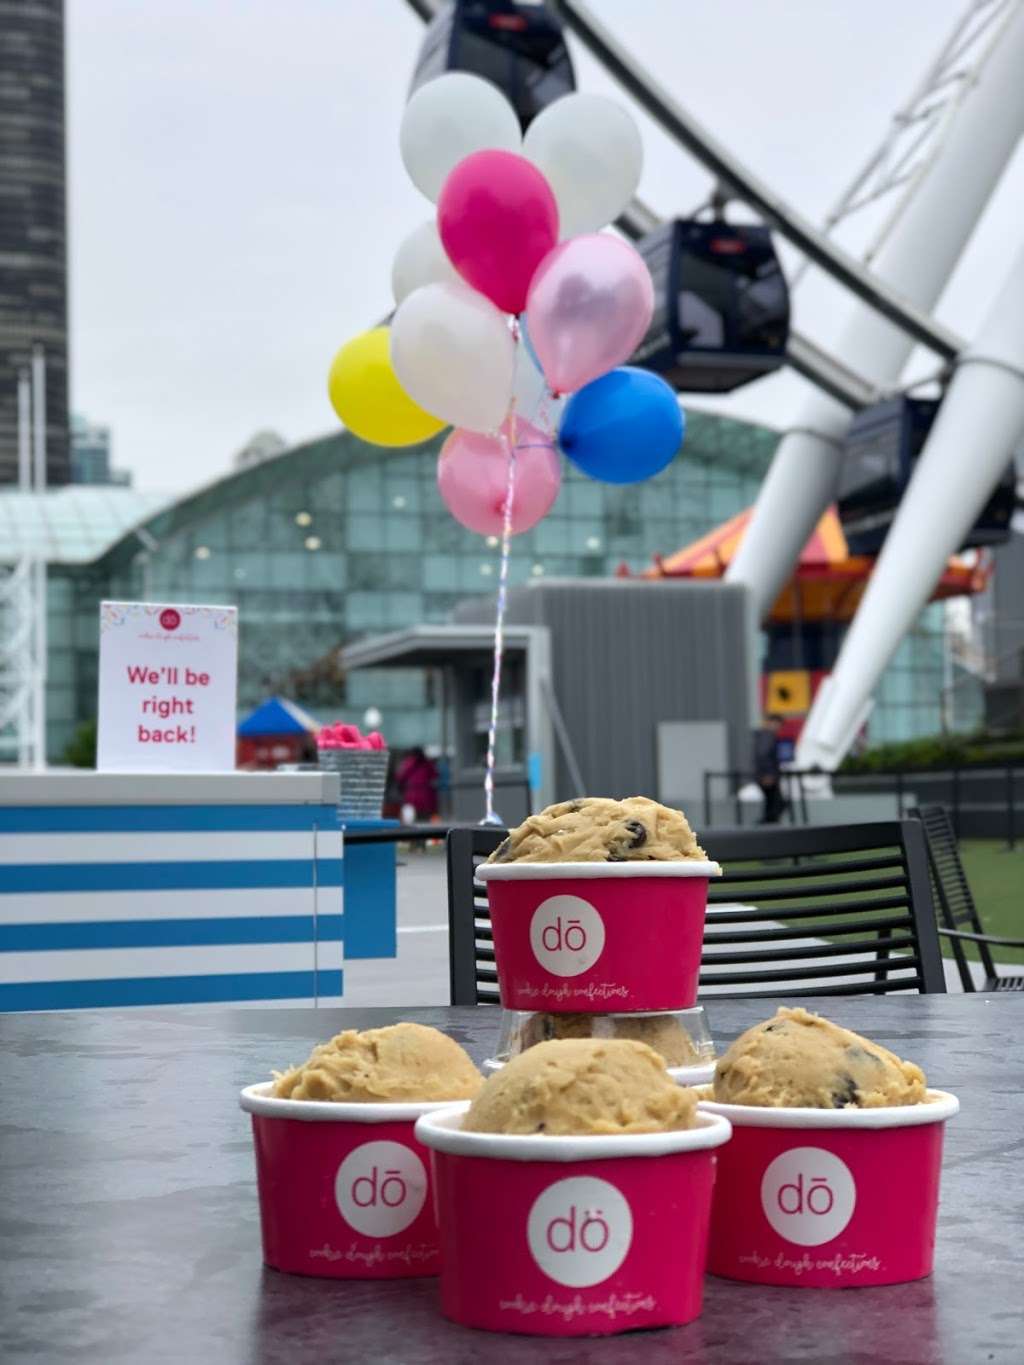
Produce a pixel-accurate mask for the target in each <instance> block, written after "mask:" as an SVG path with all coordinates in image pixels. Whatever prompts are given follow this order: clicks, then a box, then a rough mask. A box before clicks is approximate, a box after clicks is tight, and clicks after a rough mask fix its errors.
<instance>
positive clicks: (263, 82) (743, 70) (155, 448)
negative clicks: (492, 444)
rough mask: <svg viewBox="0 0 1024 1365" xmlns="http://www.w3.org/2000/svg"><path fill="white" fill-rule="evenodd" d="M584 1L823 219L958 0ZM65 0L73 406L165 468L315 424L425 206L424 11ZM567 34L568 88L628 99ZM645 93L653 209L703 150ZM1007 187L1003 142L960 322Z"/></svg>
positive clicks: (149, 469) (958, 282)
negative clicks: (409, 92) (414, 123)
mask: <svg viewBox="0 0 1024 1365" xmlns="http://www.w3.org/2000/svg"><path fill="white" fill-rule="evenodd" d="M593 6H594V9H595V10H596V12H597V13H598V14H599V15H600V16H601V17H602V18H603V19H604V20H605V21H606V22H608V23H609V24H611V25H612V26H613V27H614V29H615V31H616V32H617V34H618V35H619V36H620V38H622V39H623V40H624V41H626V42H627V43H628V45H629V47H630V48H631V49H632V50H633V51H634V52H635V53H636V54H638V55H639V56H640V57H641V58H642V59H643V61H644V62H645V63H646V64H647V65H648V66H649V68H650V70H651V71H652V72H653V73H654V74H655V75H656V76H657V78H658V79H659V80H661V81H662V82H664V83H665V84H666V85H667V86H668V87H669V88H670V89H671V90H672V91H673V93H674V94H675V95H676V97H677V98H678V99H679V100H680V101H681V102H682V103H683V104H684V105H685V106H687V107H688V108H689V109H691V110H692V111H693V112H694V113H695V114H696V115H697V116H698V117H700V118H701V119H703V120H704V121H705V123H707V124H708V125H710V126H711V128H712V129H713V130H714V132H715V133H716V135H717V136H718V137H719V138H720V139H722V140H723V141H724V142H725V143H726V144H727V146H729V147H730V148H731V149H732V150H733V151H734V153H735V154H737V155H739V156H740V157H742V158H743V159H744V160H745V161H746V162H747V164H749V165H750V166H752V167H753V168H754V169H755V170H756V171H757V172H759V173H760V174H761V175H762V176H763V177H765V178H766V179H768V180H769V181H770V182H771V183H772V184H773V186H774V187H775V189H776V190H777V191H778V192H779V193H780V194H782V195H783V196H784V197H785V198H787V199H788V200H789V201H790V202H791V203H793V204H794V205H795V206H797V207H798V208H799V209H801V210H802V211H804V212H805V213H807V214H809V215H811V216H812V217H813V218H816V219H820V218H821V217H822V216H823V215H824V213H825V212H826V211H827V209H828V208H829V207H830V205H831V203H832V201H833V200H834V199H835V198H836V197H837V195H838V194H839V193H840V192H841V191H842V189H843V188H844V187H845V185H846V183H847V182H848V181H849V179H850V177H851V175H852V174H853V172H854V171H855V170H856V169H857V168H858V167H859V165H860V163H861V161H862V160H863V159H864V158H865V157H866V156H867V154H868V153H869V152H871V151H872V150H873V149H874V147H875V145H876V144H877V143H878V141H879V140H880V138H881V136H882V135H883V133H884V131H885V129H886V127H887V124H888V122H889V119H890V117H891V115H892V113H893V112H894V110H895V109H896V108H897V107H898V106H899V105H900V104H901V103H902V102H903V101H904V100H905V99H906V98H907V96H908V95H909V93H910V91H911V89H912V87H913V85H914V84H915V82H916V81H917V80H918V78H919V77H920V75H921V73H922V71H923V69H924V67H925V66H926V64H927V62H928V61H929V59H930V58H931V57H932V56H933V54H934V52H935V50H936V49H937V47H938V46H939V44H940V43H941V42H942V40H943V39H944V37H945V36H946V34H947V32H948V31H949V29H950V28H951V26H952V24H953V23H954V21H955V19H956V17H957V15H958V14H959V13H960V12H961V11H962V9H963V8H964V0H899V3H893V0H857V2H856V3H851V0H785V3H781V2H780V0H776V2H775V3H772V4H765V3H764V0H731V3H730V4H728V5H710V4H708V3H707V0H629V3H628V4H627V3H625V0H593ZM67 26H68V32H67V53H68V162H69V233H70V264H71V304H70V307H71V347H72V354H71V362H72V402H73V406H74V408H75V410H76V411H77V412H81V413H83V414H84V415H86V416H88V417H89V418H91V419H93V420H95V421H101V422H106V423H109V424H110V425H111V427H112V428H113V434H114V459H115V463H117V464H119V465H123V466H127V467H128V468H130V469H131V470H132V471H133V472H134V475H135V480H136V484H137V485H138V486H140V487H142V488H148V489H158V490H164V489H167V490H171V489H184V488H187V487H189V486H191V485H194V484H196V483H200V482H206V481H207V480H209V479H211V478H214V477H217V476H218V475H219V474H221V473H222V472H224V470H225V469H226V468H227V466H228V464H229V461H230V458H231V456H232V454H233V453H234V452H235V451H236V450H237V449H238V448H239V447H241V446H242V445H243V444H244V443H245V442H246V440H247V439H248V438H249V437H250V436H251V435H252V434H253V433H254V432H255V431H257V430H258V429H260V428H267V427H269V428H272V429H274V430H276V431H279V432H280V433H281V434H282V435H283V436H284V437H285V438H286V439H287V440H288V441H289V442H294V441H299V440H302V439H305V438H307V437H310V436H315V435H318V434H320V433H322V432H324V431H326V430H329V429H330V428H331V427H332V425H333V416H332V413H331V411H330V409H329V407H328V404H327V400H326V397H325V393H324V376H325V373H326V369H327V366H328V364H329V362H330V359H331V357H332V355H333V353H334V351H335V350H336V349H337V347H338V346H339V345H340V344H341V343H342V342H343V341H345V340H346V339H347V338H348V337H349V336H351V335H353V334H354V333H356V332H358V331H361V330H362V329H363V328H365V327H367V326H370V325H372V324H373V323H374V322H375V321H376V320H378V319H379V318H380V317H381V316H382V315H383V314H384V313H385V312H386V311H387V310H388V309H389V307H390V306H391V297H390V290H389V283H388V282H389V278H390V266H391V259H392V256H393V254H394V251H395V248H396V247H397V245H398V243H399V242H400V241H401V239H402V237H403V236H404V235H405V234H406V233H407V232H408V231H409V230H410V229H411V228H412V227H414V226H415V225H416V224H417V223H418V222H420V221H421V220H422V219H423V218H425V217H427V216H428V215H429V214H430V212H431V205H430V204H428V203H427V201H426V200H424V199H423V198H422V197H421V196H420V195H419V193H418V192H417V190H416V189H415V188H414V187H413V186H412V185H411V183H410V182H409V181H408V180H407V178H406V176H405V172H404V169H403V167H402V163H401V160H400V158H399V154H398V126H399V120H400V118H401V113H402V108H403V103H404V99H405V94H406V89H407V85H408V80H409V76H410V73H411V70H412V65H413V62H414V59H415V56H416V52H417V46H418V43H419V40H420V37H421V36H422V32H423V29H422V25H421V24H420V22H419V20H418V19H416V17H415V16H414V14H413V13H412V11H411V10H410V9H409V8H408V6H407V5H406V4H405V3H404V0H288V2H287V3H282V0H144V3H140V0H68V3H67ZM573 53H574V57H575V59H576V69H577V79H578V85H579V87H580V88H581V89H586V90H592V91H600V92H605V93H608V94H615V95H618V96H619V97H620V98H622V99H625V96H623V95H622V94H621V92H619V91H618V90H617V88H616V87H615V86H614V83H613V82H612V81H611V79H610V77H607V76H606V75H605V74H604V73H603V72H602V71H601V70H600V69H599V68H598V67H596V65H595V64H594V62H592V61H591V60H590V59H589V57H588V56H587V54H585V53H582V52H581V51H580V50H579V48H578V46H576V47H574V48H573ZM637 117H638V121H639V123H640V126H641V130H642V133H643V137H644V148H645V158H646V159H645V168H644V176H643V181H642V184H641V187H640V188H641V194H642V196H643V197H644V198H645V199H646V200H647V201H648V202H649V203H650V204H651V205H652V207H654V208H655V209H657V210H658V211H659V212H660V213H662V214H665V215H669V214H672V213H686V212H687V211H689V210H691V209H693V208H695V207H696V206H697V205H698V204H700V203H701V202H702V201H703V199H704V198H705V197H706V195H707V192H708V189H709V181H708V177H707V175H706V174H705V172H704V171H703V170H702V169H701V168H700V167H699V166H697V165H696V163H694V162H693V161H691V160H690V159H689V158H688V157H687V156H686V154H685V153H684V152H682V151H681V150H679V149H678V148H676V147H675V146H674V144H672V143H671V142H669V141H668V139H667V138H666V137H665V136H664V135H663V134H662V133H661V132H660V130H658V129H657V128H656V127H655V126H654V125H653V124H652V123H651V122H650V121H649V120H647V119H646V118H645V117H644V116H643V115H642V114H639V112H638V113H637ZM1022 202H1024V155H1021V154H1018V156H1017V158H1016V160H1015V161H1014V162H1013V163H1012V165H1011V166H1010V168H1009V170H1008V172H1007V174H1006V176H1005V177H1004V180H1003V183H1002V185H1001V186H1000V189H999V191H998V192H997V195H996V196H995V198H994V199H993V201H992V203H991V205H990V208H989V211H988V213H987V214H986V217H985V219H984V220H983V222H982V223H981V225H980V227H979V229H978V231H977V232H976V233H975V236H974V238H973V240H972V242H971V245H970V247H969V249H968V251H967V253H966V254H965V256H964V258H963V260H962V262H961V265H960V267H959V269H958V270H957V273H956V275H955V276H954V278H953V280H952V281H951V283H950V286H949V288H948V289H947V291H946V295H945V297H944V299H943V301H942V304H941V306H940V308H939V309H938V310H937V311H938V315H939V316H940V317H941V318H942V319H943V320H944V321H946V322H947V323H949V324H950V325H952V326H954V327H957V328H958V329H960V330H961V331H963V332H965V333H966V334H968V335H969V334H970V332H971V330H972V329H973V328H974V327H975V326H976V325H977V323H978V321H979V320H980V318H981V316H982V314H983V312H984V310H985V308H986V307H987V305H988V303H989V301H990V300H991V298H992V296H993V293H994V292H995V290H996V289H997V288H998V285H999V281H1000V276H1001V273H1002V268H1003V267H1002V263H1003V262H1007V263H1008V261H1009V258H1010V257H1011V256H1012V254H1013V249H1014V248H1015V246H1016V244H1017V242H1018V241H1019V235H1020V214H1019V205H1020V203H1022ZM1015 205H1016V206H1018V207H1017V208H1015V207H1014V206H1015ZM868 226H869V225H868V224H867V223H865V224H864V225H863V226H861V225H858V226H856V227H855V228H852V229H851V230H850V231H849V232H848V233H847V234H846V237H845V240H846V241H847V243H848V244H849V245H854V246H855V245H858V244H859V242H860V241H862V240H863V237H864V232H865V230H866V228H867V227H868ZM845 307H846V303H845V301H844V300H843V298H842V297H841V296H840V295H838V293H836V292H834V291H833V290H832V289H831V286H824V287H823V286H819V285H818V284H816V283H815V281H813V280H811V279H809V280H808V283H807V285H806V286H801V288H800V290H799V291H798V293H797V296H796V300H795V317H796V321H797V323H798V325H800V326H801V327H802V328H803V329H804V330H808V331H811V332H812V333H813V334H814V335H815V336H817V337H818V338H819V339H821V340H822V341H827V340H828V339H829V337H830V336H831V335H832V334H833V333H834V331H835V329H836V325H837V321H838V320H839V318H840V316H841V313H842V311H843V309H844V308H845ZM802 391H803V381H802V380H800V379H798V378H796V377H791V376H786V377H783V378H773V379H769V380H766V381H762V382H761V383H760V384H756V385H752V386H749V387H748V388H747V389H745V390H743V391H741V393H740V394H739V395H737V396H734V397H733V398H732V399H730V400H728V401H726V402H723V403H722V404H720V405H719V406H720V408H721V410H723V411H731V412H734V413H736V414H738V415H744V416H749V417H753V418H759V419H761V420H764V421H768V422H770V423H772V424H773V425H780V426H782V425H785V422H786V420H787V417H788V415H789V414H790V413H791V411H792V408H793V406H794V404H795V402H796V401H798V399H799V396H800V394H801V392H802Z"/></svg>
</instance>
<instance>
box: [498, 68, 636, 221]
mask: <svg viewBox="0 0 1024 1365" xmlns="http://www.w3.org/2000/svg"><path fill="white" fill-rule="evenodd" d="M523 155H524V156H525V157H526V158H527V159H528V160H530V161H532V162H533V164H534V165H535V166H536V167H537V169H538V170H540V171H543V173H544V174H545V175H546V176H547V178H548V183H549V184H550V186H551V188H552V189H553V190H554V192H555V198H556V199H557V200H558V222H559V233H560V235H561V236H562V238H566V237H576V236H578V235H579V234H580V233H582V232H597V231H598V230H599V229H600V228H603V227H606V226H607V225H608V224H609V223H610V222H612V221H613V220H614V219H615V218H617V217H618V215H619V214H620V213H621V212H622V210H623V209H624V208H625V207H626V205H627V204H628V203H629V201H630V199H631V198H632V197H633V195H634V194H635V193H636V187H637V186H638V185H639V183H640V172H641V171H642V170H643V164H644V148H643V143H642V142H641V141H640V131H639V129H638V128H637V126H636V124H635V123H634V121H633V117H632V115H631V114H630V113H629V111H628V110H627V109H624V108H623V107H622V105H621V104H616V102H615V101H614V100H610V99H606V98H605V96H604V95H584V94H576V95H563V96H562V97H561V99H557V100H555V102H554V103H553V104H549V105H548V107H547V108H546V109H543V110H541V112H540V113H539V114H538V115H537V117H536V118H535V119H534V120H533V122H532V123H531V124H530V126H529V128H528V129H527V130H526V137H525V138H524V140H523Z"/></svg>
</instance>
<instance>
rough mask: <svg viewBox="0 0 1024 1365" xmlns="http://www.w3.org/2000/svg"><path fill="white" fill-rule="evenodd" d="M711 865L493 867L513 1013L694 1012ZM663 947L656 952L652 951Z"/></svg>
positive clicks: (497, 946) (506, 998)
mask: <svg viewBox="0 0 1024 1365" xmlns="http://www.w3.org/2000/svg"><path fill="white" fill-rule="evenodd" d="M721 871H722V869H721V868H720V867H719V866H718V864H717V863H712V862H649V863H644V862H636V863H487V864H485V865H484V866H483V867H480V868H478V869H477V876H478V877H479V879H480V880H481V881H483V882H485V883H486V885H487V899H488V901H489V903H490V907H491V927H492V929H493V932H494V956H495V959H496V965H497V971H498V990H499V992H500V994H501V1003H502V1004H503V1005H504V1006H505V1008H506V1009H514V1010H547V1011H549V1012H551V1013H559V1012H573V1011H578V1010H582V1011H585V1012H588V1013H591V1014H599V1013H602V1012H607V1011H614V1012H615V1013H621V1012H623V1011H627V1010H678V1009H688V1008H689V1007H690V1006H691V1005H694V1004H695V1003H696V1000H697V977H698V975H699V973H700V950H701V943H702V940H703V937H704V912H705V909H706V907H707V897H708V882H709V880H710V879H711V878H712V877H717V876H720V875H721ZM651 944H657V947H658V951H657V952H652V951H651Z"/></svg>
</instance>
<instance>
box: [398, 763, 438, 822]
mask: <svg viewBox="0 0 1024 1365" xmlns="http://www.w3.org/2000/svg"><path fill="white" fill-rule="evenodd" d="M395 782H396V784H397V786H398V790H399V792H400V793H401V799H402V806H403V808H404V807H406V806H408V807H410V808H411V809H412V811H413V812H414V818H415V819H416V820H421V821H426V820H431V819H433V817H434V816H435V815H436V814H437V764H436V763H435V762H434V761H433V759H430V758H428V757H427V756H426V754H425V753H424V752H423V750H422V749H421V748H419V747H417V748H415V749H410V750H409V752H408V753H407V754H406V756H405V757H404V758H403V759H402V761H401V763H399V765H398V771H397V773H396V774H395ZM406 823H407V824H408V823H410V822H409V821H406Z"/></svg>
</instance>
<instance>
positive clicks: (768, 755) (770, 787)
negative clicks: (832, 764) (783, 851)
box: [754, 716, 786, 825]
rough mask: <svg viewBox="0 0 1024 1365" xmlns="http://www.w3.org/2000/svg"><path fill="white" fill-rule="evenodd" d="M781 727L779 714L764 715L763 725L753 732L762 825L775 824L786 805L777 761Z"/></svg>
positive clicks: (780, 817)
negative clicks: (761, 798)
mask: <svg viewBox="0 0 1024 1365" xmlns="http://www.w3.org/2000/svg"><path fill="white" fill-rule="evenodd" d="M781 729H782V717H781V716H765V718H764V725H763V726H762V727H761V729H760V730H758V731H756V732H755V734H754V781H755V782H756V783H757V785H758V786H759V787H760V788H761V792H762V795H763V796H764V814H763V815H762V816H761V819H760V821H759V823H760V824H762V825H777V824H778V823H779V821H780V820H781V819H782V812H783V810H784V809H785V805H786V803H785V800H784V799H783V795H782V779H781V773H782V765H781V763H780V762H779V732H780V730H781Z"/></svg>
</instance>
